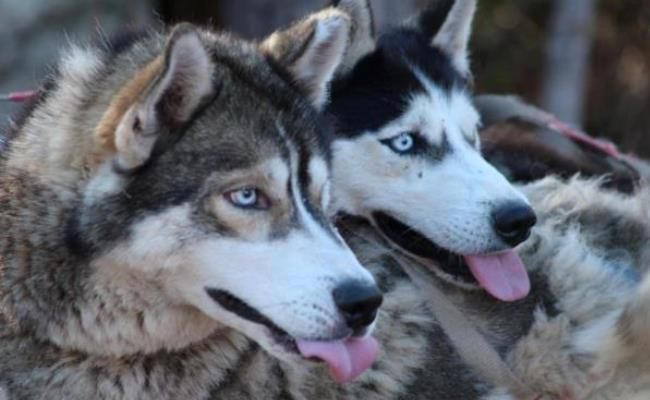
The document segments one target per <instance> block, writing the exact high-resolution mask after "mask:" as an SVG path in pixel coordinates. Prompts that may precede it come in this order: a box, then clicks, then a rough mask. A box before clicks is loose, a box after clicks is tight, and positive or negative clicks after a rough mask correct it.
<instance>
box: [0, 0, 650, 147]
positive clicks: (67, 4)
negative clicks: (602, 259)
mask: <svg viewBox="0 0 650 400" xmlns="http://www.w3.org/2000/svg"><path fill="white" fill-rule="evenodd" d="M435 1H436V0H371V3H372V5H373V8H374V10H375V18H376V22H377V28H378V30H379V32H381V30H382V29H385V28H386V27H387V26H390V25H395V24H398V23H399V22H400V21H402V20H403V19H405V18H407V17H408V16H410V15H412V14H414V13H415V12H417V10H418V9H419V8H421V7H423V6H425V5H426V4H428V3H431V2H435ZM327 3H328V0H183V1H179V0H48V1H42V0H0V93H6V92H10V91H15V90H24V89H30V88H34V87H36V86H38V82H39V81H40V80H41V78H42V77H43V76H44V75H45V74H46V73H47V71H48V68H49V67H50V66H51V63H52V62H53V61H54V60H55V59H56V54H57V51H58V50H60V49H61V47H63V46H65V45H66V44H67V43H69V42H70V41H73V42H87V41H90V40H92V39H93V38H97V37H98V32H103V33H105V34H108V35H110V34H112V33H116V32H119V31H120V30H122V29H127V28H128V29H133V28H136V29H137V28H146V27H148V26H151V25H157V24H159V23H160V22H161V21H162V22H165V23H172V22H177V21H187V20H189V21H192V22H195V23H199V24H204V25H211V26H216V27H218V28H223V29H226V30H229V31H232V32H235V33H236V34H238V35H240V36H244V37H247V38H260V37H263V36H264V35H266V34H268V33H269V32H271V31H273V30H274V29H276V28H277V27H280V26H283V25H286V24H287V23H288V22H290V21H291V20H294V19H296V18H298V17H300V16H302V15H305V14H306V13H309V12H310V11H312V10H316V9H319V8H321V7H323V6H324V5H325V4H327ZM471 47H472V66H473V71H474V74H475V78H476V89H477V92H479V93H488V92H489V93H514V94H517V95H519V96H521V97H523V98H524V99H526V100H528V101H530V102H532V103H534V104H537V105H540V106H542V107H544V108H546V109H548V110H550V111H552V112H553V113H555V114H556V115H558V116H559V117H561V118H562V119H564V120H566V121H568V122H571V123H572V124H575V125H577V126H581V127H583V128H584V129H586V130H587V131H588V132H589V133H590V134H592V135H594V136H597V137H606V138H608V139H610V140H612V141H614V142H615V143H617V144H618V145H619V146H620V147H621V148H622V149H623V150H624V151H628V152H634V153H636V154H638V155H641V156H645V157H650V1H647V0H633V1H630V0H628V1H621V0H518V1H517V0H489V1H487V0H482V1H479V13H478V17H477V21H476V25H475V31H474V36H473V39H472V45H471ZM17 107H18V106H17V105H15V104H10V103H7V102H0V126H3V125H5V124H6V123H8V122H5V121H8V118H9V117H10V115H11V114H12V113H13V112H15V110H16V109H17ZM5 126H6V125H5Z"/></svg>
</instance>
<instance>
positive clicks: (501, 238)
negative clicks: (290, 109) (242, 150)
mask: <svg viewBox="0 0 650 400" xmlns="http://www.w3.org/2000/svg"><path fill="white" fill-rule="evenodd" d="M475 7H476V4H475V2H474V1H459V2H458V3H457V5H456V7H454V8H453V9H452V10H451V11H450V13H449V17H448V18H447V19H446V20H445V22H444V24H443V25H442V26H441V28H440V30H439V31H438V32H437V33H436V34H435V35H433V34H431V29H430V26H429V25H430V24H431V21H430V19H429V18H425V17H426V15H424V16H423V17H422V18H420V20H419V21H416V22H415V23H414V26H413V27H412V28H409V27H404V28H400V29H395V30H393V31H390V32H388V33H386V34H384V35H383V36H381V37H380V38H379V40H378V41H377V43H376V45H375V46H372V44H373V41H372V40H371V39H367V40H360V39H359V40H357V41H358V42H365V43H368V45H366V46H365V47H363V48H362V47H361V46H357V47H356V48H355V47H351V50H355V51H357V53H356V54H350V52H351V50H350V51H348V55H347V56H346V57H348V58H353V59H356V60H358V62H356V63H355V64H354V66H353V67H351V68H348V69H347V70H341V71H340V72H339V75H338V78H337V80H336V82H335V83H334V85H333V88H332V98H331V103H330V106H329V107H328V110H329V111H330V112H331V113H332V114H334V115H335V117H336V131H337V140H336V141H335V142H334V148H333V168H334V170H333V177H334V181H335V185H334V188H333V198H334V203H335V204H334V205H335V208H336V209H338V210H342V211H343V212H345V213H347V214H351V215H354V216H359V217H363V218H366V219H368V220H370V221H371V222H372V223H373V224H374V225H375V226H376V227H377V228H378V229H379V231H381V232H382V233H383V234H384V235H386V236H387V237H388V238H390V239H391V240H392V241H395V242H396V243H397V244H399V245H400V247H402V248H404V249H407V250H409V251H410V252H412V253H414V254H416V255H420V256H423V257H426V258H428V259H434V260H437V261H439V262H438V263H436V264H435V266H434V271H436V273H437V274H438V275H439V276H440V277H442V278H443V279H446V280H448V281H450V282H453V283H455V284H460V285H463V286H466V287H471V286H474V285H476V284H477V283H478V284H480V285H481V287H483V288H484V289H486V290H487V291H488V292H489V293H490V294H491V295H493V296H494V297H496V298H498V299H501V300H506V301H513V300H518V299H521V298H523V297H525V296H526V295H527V294H528V291H529V289H530V284H529V281H528V276H527V274H526V271H525V269H524V267H523V265H522V263H521V262H520V260H519V258H518V257H517V255H516V253H515V252H514V251H512V248H513V247H514V246H516V245H518V244H520V243H521V242H523V241H524V240H525V239H526V238H528V235H529V233H530V229H531V227H532V226H533V225H534V224H535V221H536V219H535V214H534V212H533V210H532V209H531V207H530V206H529V204H528V201H527V200H526V198H525V197H524V196H523V195H522V194H521V193H520V192H518V191H517V190H515V189H514V188H513V186H512V185H511V184H510V183H509V182H508V181H507V180H506V179H505V178H504V177H503V175H501V174H500V173H499V172H498V171H497V170H496V169H495V168H494V167H492V166H491V165H490V164H488V162H487V161H485V159H483V157H481V154H480V152H479V137H478V127H479V122H480V121H479V115H478V113H477V112H476V109H475V108H474V107H473V105H472V97H471V92H470V90H469V87H468V85H469V80H470V75H469V74H470V72H469V67H468V65H469V64H468V55H467V45H468V40H469V36H470V31H471V29H470V28H471V21H472V16H473V14H474V10H475ZM357 34H359V35H361V34H363V35H365V36H368V35H369V34H370V30H369V29H368V30H366V31H365V33H361V32H358V33H357ZM350 64H351V63H350V62H348V61H344V63H343V67H345V66H347V65H350ZM406 231H410V233H406ZM422 237H423V238H426V240H425V242H426V244H430V245H426V246H420V245H419V244H420V243H421V242H422V241H421V240H419V239H420V238H422ZM422 244H423V245H424V243H422Z"/></svg>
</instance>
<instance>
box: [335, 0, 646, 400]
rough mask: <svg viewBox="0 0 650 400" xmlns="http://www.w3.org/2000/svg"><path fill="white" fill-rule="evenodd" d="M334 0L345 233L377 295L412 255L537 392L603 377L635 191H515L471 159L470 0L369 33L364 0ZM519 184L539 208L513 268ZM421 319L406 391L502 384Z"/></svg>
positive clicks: (586, 185)
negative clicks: (422, 334) (347, 38)
mask: <svg viewBox="0 0 650 400" xmlns="http://www.w3.org/2000/svg"><path fill="white" fill-rule="evenodd" d="M337 4H338V7H340V8H341V9H343V10H345V11H346V12H348V13H349V14H350V15H351V16H352V17H353V24H352V27H353V35H352V45H351V46H350V47H349V48H348V51H347V52H346V55H345V58H344V60H343V63H342V64H341V67H340V68H339V70H338V71H337V79H336V81H335V82H334V85H333V88H332V95H331V96H332V97H331V103H330V105H329V107H328V110H329V111H330V112H331V113H332V114H333V116H334V118H335V125H336V130H335V131H336V138H335V140H334V144H333V203H334V205H335V207H334V209H337V210H341V211H342V212H343V213H344V214H346V215H347V216H345V217H343V218H341V219H339V221H338V224H339V226H340V229H341V231H342V233H343V235H344V237H345V239H346V241H348V243H350V244H351V247H352V248H353V250H354V251H355V253H356V254H357V256H358V257H359V258H360V260H361V261H362V263H363V264H364V265H365V266H367V267H368V268H369V269H370V270H371V271H372V272H373V274H375V276H376V278H377V280H378V282H379V284H380V286H381V287H382V290H384V291H386V292H387V293H390V292H391V291H392V290H394V287H395V286H396V285H401V286H403V287H410V286H411V285H413V282H411V281H410V280H409V279H408V278H405V277H404V272H403V271H401V268H400V267H405V265H404V262H407V263H411V264H413V265H415V266H417V267H422V266H423V265H426V267H428V269H429V270H430V271H431V272H433V274H434V275H435V276H437V277H438V278H439V280H438V285H439V286H440V287H441V289H442V290H443V291H444V292H445V293H446V295H447V296H448V297H449V298H450V299H451V301H452V302H453V303H454V304H455V305H456V306H457V307H458V308H460V310H461V311H462V312H464V313H465V314H466V315H467V318H468V319H469V320H471V322H473V324H474V325H475V326H476V327H477V329H478V330H479V331H480V332H481V333H483V334H484V335H485V337H486V339H487V341H489V342H490V343H491V344H492V346H494V347H495V348H496V349H497V350H498V351H499V352H500V353H501V355H502V356H503V357H504V358H505V359H506V360H507V361H508V363H509V365H510V367H511V368H512V372H513V373H514V374H515V375H516V376H517V378H519V379H520V380H521V381H522V382H523V383H524V384H525V385H526V386H527V387H529V388H530V389H531V391H533V392H534V393H536V394H538V397H537V398H544V399H554V398H555V399H559V398H564V399H567V398H574V397H578V396H583V395H586V394H587V391H589V390H593V388H594V386H595V384H596V383H599V382H601V381H602V380H603V379H604V378H603V377H604V376H606V375H607V374H604V373H603V374H598V373H596V372H598V371H599V370H598V369H595V366H596V364H597V363H596V360H597V359H598V355H599V354H600V353H601V350H600V345H601V344H603V343H605V339H603V338H602V336H603V335H605V334H607V333H608V332H611V329H612V323H613V322H614V321H616V319H617V318H618V317H617V315H618V314H620V312H621V310H622V309H623V308H624V307H625V304H626V303H627V301H628V300H629V299H630V297H631V295H632V293H633V292H634V288H635V286H636V285H637V284H638V276H639V273H640V272H641V270H642V269H643V266H644V265H645V264H646V263H648V261H650V258H649V257H648V255H649V254H648V252H647V251H646V250H645V243H647V241H648V240H649V239H650V216H649V215H648V212H647V209H646V207H644V206H643V204H645V203H646V200H647V194H645V192H644V191H639V192H636V193H634V194H633V195H631V196H622V195H619V194H616V193H610V192H608V191H606V190H604V189H603V188H602V187H601V185H600V183H601V182H600V181H598V180H595V181H583V180H579V179H573V180H570V181H567V182H563V181H561V180H559V179H557V178H548V179H546V180H542V181H540V182H537V183H535V184H533V185H531V186H525V187H519V188H518V189H516V188H514V187H513V186H512V185H511V184H509V183H508V182H507V181H506V180H505V179H504V178H503V176H501V175H500V174H499V173H498V172H496V170H495V169H494V168H493V167H492V166H490V165H489V164H488V163H487V162H486V161H485V160H484V159H483V158H482V157H481V155H480V153H479V149H480V144H479V138H478V137H477V133H476V132H477V128H478V125H479V118H478V114H477V112H476V110H475V108H474V106H473V104H472V99H471V93H470V90H469V81H470V74H469V68H468V65H469V62H468V57H467V53H468V51H467V43H468V39H469V35H470V31H471V22H472V16H473V13H474V10H475V7H476V1H473V0H457V1H456V2H442V4H443V5H442V6H441V7H438V8H435V9H432V10H428V11H426V12H424V13H422V14H421V15H419V16H418V17H417V18H414V19H413V20H411V21H409V22H408V23H407V24H406V25H405V26H402V27H400V28H397V29H394V30H391V31H388V32H387V33H384V34H383V35H382V36H380V37H379V39H377V40H376V39H375V38H374V36H373V31H372V17H371V15H372V14H371V12H370V8H369V4H368V2H367V1H363V0H340V1H338V2H337ZM452 4H453V5H452ZM522 191H523V192H524V193H525V194H526V195H527V197H529V198H530V202H531V204H532V205H533V208H534V209H535V211H536V212H537V214H538V218H539V222H538V226H537V227H536V228H534V229H533V230H532V237H531V238H530V239H529V240H528V241H526V242H525V243H523V245H522V247H521V248H520V249H519V250H520V254H521V256H522V257H523V260H524V263H523V264H525V265H526V266H527V268H526V269H524V267H523V265H522V263H521V262H520V261H519V257H518V256H517V255H516V253H515V252H514V251H513V250H512V247H514V246H516V245H518V244H521V243H522V242H523V241H524V240H526V238H528V236H529V233H530V231H531V227H532V226H533V225H534V224H535V220H536V216H535V214H534V213H533V212H532V211H531V208H530V206H529V202H528V200H526V198H525V197H524V196H523V194H522ZM384 239H387V240H386V241H384ZM394 249H398V250H399V251H400V252H406V253H408V254H410V255H411V256H413V258H412V260H413V261H412V262H409V261H408V260H407V261H405V260H404V259H403V258H400V257H397V258H396V257H395V256H394V254H393V253H394ZM396 259H397V260H398V261H396ZM529 273H530V277H531V281H532V285H530V289H531V290H530V293H529V290H528V289H529V280H528V274H529ZM479 288H482V289H484V290H477V289H479ZM526 295H528V296H527V297H526ZM523 297H525V299H522V298H523ZM398 300H399V298H398ZM497 300H501V301H497ZM503 300H506V301H510V302H509V303H508V302H503ZM421 301H422V300H421ZM512 301H514V302H512ZM643 304H645V303H643ZM425 318H426V319H433V317H432V316H431V315H428V316H426V317H425ZM627 319H628V320H630V319H631V318H627ZM621 321H622V320H621ZM621 324H623V325H625V323H624V322H619V325H621ZM637 325H642V324H637ZM381 327H382V320H381V318H380V320H379V322H378V328H379V332H380V333H381V331H382V329H381ZM422 329H425V330H426V331H427V332H429V337H430V340H429V341H427V342H426V343H425V344H424V346H425V347H424V348H423V352H426V353H427V354H429V355H430V356H429V358H428V359H426V360H424V361H425V363H424V364H423V365H422V366H421V370H420V374H419V375H418V377H417V379H416V380H415V381H414V382H412V384H410V385H409V386H407V389H406V393H407V394H406V395H405V398H417V396H421V395H423V394H424V395H425V396H427V395H428V396H429V398H440V399H472V398H490V399H497V398H503V399H510V398H512V397H510V395H509V394H507V392H508V390H507V388H499V387H497V388H493V389H494V390H492V389H491V388H490V387H491V386H493V385H494V383H495V382H487V381H485V380H483V379H481V378H480V377H478V376H476V375H475V374H474V373H473V371H472V368H471V366H468V365H464V364H463V361H462V360H460V358H459V356H458V354H457V352H456V351H455V349H453V346H452V345H451V344H450V340H449V339H448V338H447V337H446V336H445V334H444V333H443V332H442V331H441V329H440V328H439V327H438V326H437V324H436V323H435V322H433V324H431V325H428V324H424V323H420V324H418V325H413V330H414V331H415V330H422ZM635 331H636V332H642V329H637V330H635ZM458 334H463V333H462V332H458ZM599 336H600V338H598V337H599ZM612 342H613V343H615V344H612V347H616V346H617V345H618V346H620V345H621V341H620V336H616V335H615V336H614V338H613V339H612ZM635 343H637V342H635ZM642 344H643V342H639V345H641V346H642ZM629 347H631V348H639V346H629ZM610 365H611V364H610ZM604 371H609V369H607V368H606V369H604ZM623 382H625V380H624V381H623ZM623 386H624V385H623ZM630 390H632V389H630ZM603 393H604V392H603ZM611 393H619V394H620V393H623V392H620V391H619V392H616V391H614V392H609V393H608V394H602V396H608V395H611ZM627 393H629V392H627ZM572 396H573V397H572ZM594 396H597V395H594ZM594 398H607V397H594ZM612 398H621V397H615V396H614V397H612Z"/></svg>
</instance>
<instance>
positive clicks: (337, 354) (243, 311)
mask: <svg viewBox="0 0 650 400" xmlns="http://www.w3.org/2000/svg"><path fill="white" fill-rule="evenodd" d="M205 290H206V292H207V293H208V295H209V296H210V297H211V298H212V299H213V300H214V301H216V302H217V303H218V304H219V305H221V306H222V307H223V308H225V309H226V310H228V311H230V312H232V313H234V314H237V315H238V316H240V317H241V318H244V319H246V320H248V321H250V322H253V323H256V324H260V325H262V326H264V327H266V328H267V329H268V330H269V332H270V336H271V338H272V339H273V341H274V342H275V344H277V345H279V346H280V347H281V348H282V349H284V351H286V352H287V353H290V354H296V355H299V356H301V357H302V358H304V359H306V360H311V361H318V362H324V363H326V364H327V366H328V368H329V371H330V374H331V375H332V377H333V378H334V380H336V381H337V382H339V383H346V382H350V381H352V380H354V379H356V378H357V377H359V376H360V375H361V374H363V373H364V372H365V371H366V370H367V369H368V368H370V367H371V366H372V364H373V363H374V361H375V360H376V358H377V355H378V353H379V344H378V343H377V340H375V339H374V338H373V337H372V336H366V337H363V338H355V337H350V338H344V339H338V340H328V341H322V340H306V339H296V338H295V337H293V336H292V335H290V334H289V333H288V332H287V331H285V330H284V329H282V328H280V327H279V326H277V325H276V324H275V323H274V322H273V321H271V320H270V319H269V318H268V317H266V316H264V315H263V314H261V313H260V312H259V311H258V310H256V309H255V308H253V307H251V306H250V305H249V304H247V303H246V302H245V301H243V300H242V299H240V298H238V297H236V296H234V295H232V294H231V293H228V292H227V291H224V290H218V289H213V288H206V289H205Z"/></svg>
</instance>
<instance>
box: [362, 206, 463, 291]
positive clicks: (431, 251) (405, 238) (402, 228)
mask: <svg viewBox="0 0 650 400" xmlns="http://www.w3.org/2000/svg"><path fill="white" fill-rule="evenodd" d="M372 218H373V221H374V223H375V225H376V227H377V229H379V230H380V231H381V232H382V233H383V234H384V235H385V236H386V238H387V239H388V240H390V241H391V242H393V243H394V244H395V245H397V246H399V247H400V248H402V249H404V250H406V251H407V252H410V253H411V254H414V255H416V256H418V257H423V258H426V259H429V260H432V261H435V263H436V266H437V267H438V268H439V269H440V270H441V271H444V272H445V273H446V274H449V275H451V276H453V277H455V278H456V279H460V280H462V281H464V282H467V283H476V278H474V275H472V273H471V272H470V270H469V267H468V266H467V264H466V263H465V261H464V259H463V257H462V256H461V255H459V254H455V253H452V252H451V251H449V250H447V249H444V248H442V247H440V246H438V245H437V244H435V243H433V242H432V241H430V240H429V239H427V238H426V237H425V236H424V235H422V234H421V233H419V232H417V231H416V230H414V229H413V228H411V227H410V226H408V225H406V224H404V223H403V222H400V221H398V220H397V219H395V218H393V217H391V216H390V215H388V214H384V213H381V212H375V213H373V215H372Z"/></svg>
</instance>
